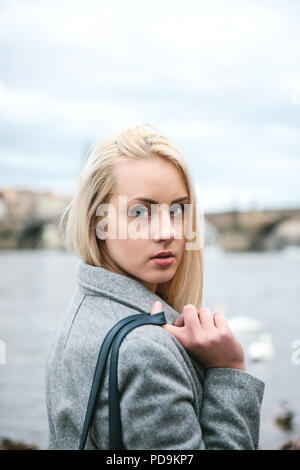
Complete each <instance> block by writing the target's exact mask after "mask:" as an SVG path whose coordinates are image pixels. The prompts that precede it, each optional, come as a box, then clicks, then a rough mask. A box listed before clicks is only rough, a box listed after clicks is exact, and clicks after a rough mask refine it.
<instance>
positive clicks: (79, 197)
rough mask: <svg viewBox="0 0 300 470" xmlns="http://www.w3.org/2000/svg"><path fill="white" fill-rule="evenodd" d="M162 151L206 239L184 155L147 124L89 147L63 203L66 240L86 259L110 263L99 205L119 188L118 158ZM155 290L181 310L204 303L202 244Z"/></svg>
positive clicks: (197, 231)
mask: <svg viewBox="0 0 300 470" xmlns="http://www.w3.org/2000/svg"><path fill="white" fill-rule="evenodd" d="M154 155H155V156H160V157H161V158H164V159H165V160H167V161H168V162H171V163H173V164H174V165H176V167H177V168H178V170H179V171H181V173H182V175H183V176H184V179H185V181H186V184H187V188H188V191H189V196H190V203H191V204H192V211H191V213H192V230H193V233H195V234H196V240H198V241H199V240H201V239H202V233H203V223H204V222H202V224H200V222H199V212H198V209H197V198H196V192H195V188H194V184H193V182H192V179H191V177H190V173H189V170H188V167H187V163H186V161H185V158H184V156H183V155H182V154H181V152H180V151H179V150H178V149H177V148H176V147H175V146H174V145H173V143H172V142H171V141H170V140H169V139H167V138H166V137H165V136H164V135H162V134H161V133H160V132H159V131H158V130H156V129H155V128H154V127H153V126H151V125H149V124H144V125H140V126H136V127H135V128H133V129H126V130H124V131H122V132H120V133H112V134H109V135H108V136H106V137H104V138H103V139H102V140H101V141H100V142H99V143H98V144H97V145H96V147H95V148H94V149H93V150H92V151H91V153H90V155H89V157H88V158H87V161H86V163H85V165H84V167H83V169H82V171H81V173H80V174H79V176H78V177H77V180H76V183H77V184H76V185H75V194H74V196H73V198H72V200H71V202H70V203H69V204H68V206H67V207H66V208H65V210H64V212H63V214H62V216H61V219H60V224H59V226H60V229H62V226H63V222H64V219H65V216H66V215H68V218H67V222H66V224H65V228H64V230H62V235H63V240H64V243H65V246H66V248H67V249H68V250H70V251H71V252H73V253H74V254H75V255H76V256H79V258H81V259H82V260H83V261H84V262H85V263H87V264H90V265H92V266H96V267H106V265H105V263H104V256H103V253H101V249H100V246H99V239H98V237H97V234H96V222H97V216H96V210H97V207H98V206H99V204H104V203H108V202H109V199H110V196H111V195H112V194H113V191H114V188H115V178H114V169H115V168H116V166H117V165H118V163H120V162H122V161H124V160H129V159H133V158H147V159H148V158H151V156H154ZM157 294H158V295H160V296H161V297H162V298H163V299H164V300H165V301H166V302H168V304H169V305H171V307H173V308H174V309H175V310H176V311H177V312H179V313H181V312H182V309H183V307H184V306H185V305H187V304H193V305H195V307H196V308H198V309H200V308H201V305H202V294H203V254H202V244H201V245H199V244H198V248H197V249H192V250H186V249H185V250H184V254H183V257H182V260H181V263H180V265H179V267H178V269H177V271H176V273H175V275H174V276H173V278H172V279H171V280H170V281H168V282H166V283H164V284H159V287H158V291H157Z"/></svg>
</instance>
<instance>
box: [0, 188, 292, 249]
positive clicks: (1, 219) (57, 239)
mask: <svg viewBox="0 0 300 470" xmlns="http://www.w3.org/2000/svg"><path fill="white" fill-rule="evenodd" d="M69 202H70V197H67V196H63V195H59V194H55V193H51V192H36V191H32V190H28V189H15V188H13V187H10V186H7V187H4V188H2V189H1V190H0V250H3V249H4V250H10V249H22V248H27V249H39V248H47V249H48V248H50V249H52V248H53V249H62V250H64V249H65V248H64V244H63V240H62V235H61V232H60V230H59V220H60V217H61V215H62V213H63V211H64V209H65V208H66V207H67V205H68V204H69ZM204 222H205V224H204V237H205V246H219V247H220V248H221V249H222V250H223V251H226V252H240V251H246V252H254V251H274V250H275V251H276V250H282V249H284V248H286V247H289V246H293V247H299V248H300V208H290V209H278V210H276V209H272V210H255V209H253V210H251V211H244V212H242V211H238V210H235V209H233V210H231V211H227V212H219V213H205V214H204ZM62 228H64V223H63V224H62Z"/></svg>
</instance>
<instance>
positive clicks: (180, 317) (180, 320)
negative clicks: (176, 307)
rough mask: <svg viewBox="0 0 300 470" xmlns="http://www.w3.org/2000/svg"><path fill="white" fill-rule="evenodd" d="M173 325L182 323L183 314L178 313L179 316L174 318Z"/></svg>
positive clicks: (181, 324)
mask: <svg viewBox="0 0 300 470" xmlns="http://www.w3.org/2000/svg"><path fill="white" fill-rule="evenodd" d="M173 325H175V326H183V325H184V318H183V315H180V316H179V317H177V318H176V320H175V321H174V323H173Z"/></svg>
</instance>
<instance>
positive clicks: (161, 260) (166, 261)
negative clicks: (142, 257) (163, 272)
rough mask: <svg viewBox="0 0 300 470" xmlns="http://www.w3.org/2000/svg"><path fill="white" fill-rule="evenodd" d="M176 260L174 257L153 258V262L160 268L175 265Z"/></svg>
mask: <svg viewBox="0 0 300 470" xmlns="http://www.w3.org/2000/svg"><path fill="white" fill-rule="evenodd" d="M174 259H175V257H174V256H168V257H167V258H152V259H151V261H154V263H155V264H158V265H159V266H168V265H169V264H171V263H173V261H174Z"/></svg>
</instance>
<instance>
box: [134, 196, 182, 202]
mask: <svg viewBox="0 0 300 470" xmlns="http://www.w3.org/2000/svg"><path fill="white" fill-rule="evenodd" d="M185 199H189V196H183V197H180V198H179V199H175V200H174V201H172V202H171V204H173V203H174V202H180V201H184V200H185ZM132 201H143V202H150V203H151V204H158V201H155V200H154V199H147V198H145V197H135V198H134V199H131V201H129V202H132Z"/></svg>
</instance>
